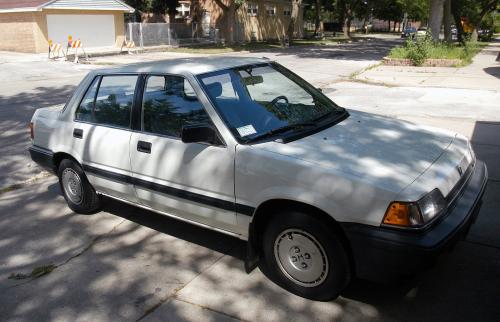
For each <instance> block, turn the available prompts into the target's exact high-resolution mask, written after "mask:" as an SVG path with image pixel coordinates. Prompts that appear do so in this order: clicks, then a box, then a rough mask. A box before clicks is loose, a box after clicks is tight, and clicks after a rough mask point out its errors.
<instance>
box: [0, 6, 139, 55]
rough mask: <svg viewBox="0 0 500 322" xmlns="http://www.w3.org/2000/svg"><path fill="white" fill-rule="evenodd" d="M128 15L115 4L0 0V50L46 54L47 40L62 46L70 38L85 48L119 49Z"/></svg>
mask: <svg viewBox="0 0 500 322" xmlns="http://www.w3.org/2000/svg"><path fill="white" fill-rule="evenodd" d="M131 12H134V9H133V8H132V7H130V6H128V5H126V4H125V3H124V2H122V1H119V0H52V1H49V0H0V50H6V51H17V52H28V53H42V52H47V50H48V40H49V39H51V40H52V41H54V42H58V43H61V44H63V45H64V46H65V45H66V41H67V39H68V36H70V35H71V36H72V37H73V38H74V39H75V40H76V39H80V40H81V42H82V44H83V45H84V46H85V47H87V48H90V47H103V46H118V47H119V46H121V45H122V43H123V40H124V38H125V37H124V13H131Z"/></svg>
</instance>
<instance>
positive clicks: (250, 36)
mask: <svg viewBox="0 0 500 322" xmlns="http://www.w3.org/2000/svg"><path fill="white" fill-rule="evenodd" d="M192 1H193V3H192V5H191V8H193V7H197V8H200V9H201V10H200V11H201V12H198V13H192V15H193V14H194V15H198V17H193V21H197V22H198V23H199V24H200V25H201V26H202V29H203V30H204V33H206V32H205V29H207V27H208V26H211V27H214V28H217V29H219V32H220V37H221V38H225V39H226V40H230V39H231V37H232V39H233V40H234V41H262V40H281V39H283V37H284V35H285V34H286V31H287V29H288V25H289V23H290V17H291V15H292V9H293V8H292V7H293V6H294V5H297V4H296V1H294V0H248V1H245V2H244V3H243V4H242V5H241V6H240V7H239V8H238V9H237V10H236V14H235V24H234V28H231V27H230V26H229V25H228V23H227V17H224V15H226V14H228V13H225V12H224V10H222V8H221V7H220V6H219V5H217V3H216V1H215V0H192ZM194 1H197V2H198V3H197V4H196V5H194ZM228 1H229V0H222V2H223V3H225V4H228ZM186 2H187V1H186V0H183V1H180V3H186ZM297 9H298V16H297V21H296V23H295V31H294V36H295V37H302V36H303V34H304V30H303V25H304V22H303V16H304V6H303V5H300V6H298V8H297Z"/></svg>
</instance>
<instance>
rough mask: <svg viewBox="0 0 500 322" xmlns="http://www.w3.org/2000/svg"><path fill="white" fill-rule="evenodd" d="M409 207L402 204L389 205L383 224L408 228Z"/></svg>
mask: <svg viewBox="0 0 500 322" xmlns="http://www.w3.org/2000/svg"><path fill="white" fill-rule="evenodd" d="M409 215H410V205H409V204H407V203H402V202H393V203H391V204H390V205H389V208H388V209H387V212H386V213H385V216H384V224H386V225H397V226H410V219H409Z"/></svg>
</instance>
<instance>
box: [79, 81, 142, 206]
mask: <svg viewBox="0 0 500 322" xmlns="http://www.w3.org/2000/svg"><path fill="white" fill-rule="evenodd" d="M137 79H138V76H137V75H109V76H102V77H101V76H97V77H96V78H95V79H94V80H93V82H92V84H91V85H90V87H89V89H88V90H87V92H86V94H85V96H84V98H83V100H82V102H81V103H80V106H79V107H78V109H77V111H76V115H75V122H74V129H73V149H74V153H75V155H76V156H78V158H79V159H81V162H82V166H83V169H84V171H85V173H86V175H87V177H88V179H89V181H90V183H91V184H92V185H93V186H94V188H95V189H96V190H97V191H99V192H103V193H105V194H108V195H111V196H114V197H119V198H122V199H126V200H129V201H136V200H137V199H136V197H135V191H134V188H133V186H132V184H131V177H132V176H131V167H130V155H129V144H130V136H131V132H130V122H131V121H130V120H131V110H132V104H133V102H134V92H135V87H136V83H137Z"/></svg>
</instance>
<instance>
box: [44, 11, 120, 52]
mask: <svg viewBox="0 0 500 322" xmlns="http://www.w3.org/2000/svg"><path fill="white" fill-rule="evenodd" d="M47 29H48V35H49V39H52V40H53V41H55V42H61V43H63V42H64V41H66V39H67V38H68V35H71V36H73V37H75V39H80V40H81V41H82V43H84V44H85V46H86V47H101V46H114V45H115V19H114V16H113V15H64V14H48V15H47Z"/></svg>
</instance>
